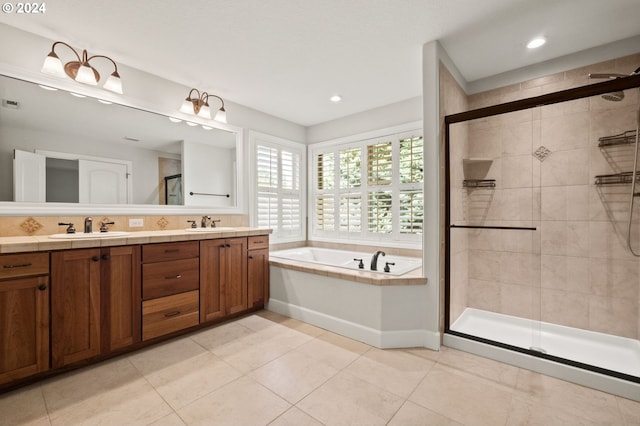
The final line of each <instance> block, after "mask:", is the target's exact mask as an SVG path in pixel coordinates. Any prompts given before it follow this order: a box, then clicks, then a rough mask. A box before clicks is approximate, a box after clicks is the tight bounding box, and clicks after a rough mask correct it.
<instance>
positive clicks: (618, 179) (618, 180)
mask: <svg viewBox="0 0 640 426" xmlns="http://www.w3.org/2000/svg"><path fill="white" fill-rule="evenodd" d="M632 180H633V172H623V173H614V174H610V175H597V176H596V181H595V184H596V185H597V186H602V185H619V184H625V183H631V182H632ZM638 181H640V172H637V173H636V182H638Z"/></svg>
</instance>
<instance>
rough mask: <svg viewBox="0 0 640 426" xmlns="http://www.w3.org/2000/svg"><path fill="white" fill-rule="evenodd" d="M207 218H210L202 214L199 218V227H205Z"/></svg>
mask: <svg viewBox="0 0 640 426" xmlns="http://www.w3.org/2000/svg"><path fill="white" fill-rule="evenodd" d="M207 220H211V216H202V220H200V227H201V228H206V227H207Z"/></svg>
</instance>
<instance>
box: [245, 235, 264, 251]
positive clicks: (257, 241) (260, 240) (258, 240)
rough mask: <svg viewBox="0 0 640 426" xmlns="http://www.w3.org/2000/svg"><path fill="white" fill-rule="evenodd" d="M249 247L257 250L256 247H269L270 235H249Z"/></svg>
mask: <svg viewBox="0 0 640 426" xmlns="http://www.w3.org/2000/svg"><path fill="white" fill-rule="evenodd" d="M248 240H249V241H248V242H249V244H248V246H247V247H248V249H249V250H256V249H263V248H269V236H268V235H259V236H257V237H249V238H248Z"/></svg>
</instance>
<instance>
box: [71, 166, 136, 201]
mask: <svg viewBox="0 0 640 426" xmlns="http://www.w3.org/2000/svg"><path fill="white" fill-rule="evenodd" d="M78 175H79V177H80V185H79V188H78V189H79V195H80V202H81V203H90V204H126V203H127V166H125V165H124V164H118V163H107V162H104V161H90V160H79V167H78Z"/></svg>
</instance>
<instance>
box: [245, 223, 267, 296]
mask: <svg viewBox="0 0 640 426" xmlns="http://www.w3.org/2000/svg"><path fill="white" fill-rule="evenodd" d="M247 286H248V297H249V308H261V307H263V306H264V305H265V303H267V302H268V301H269V236H268V235H260V236H257V237H249V238H248V252H247Z"/></svg>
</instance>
